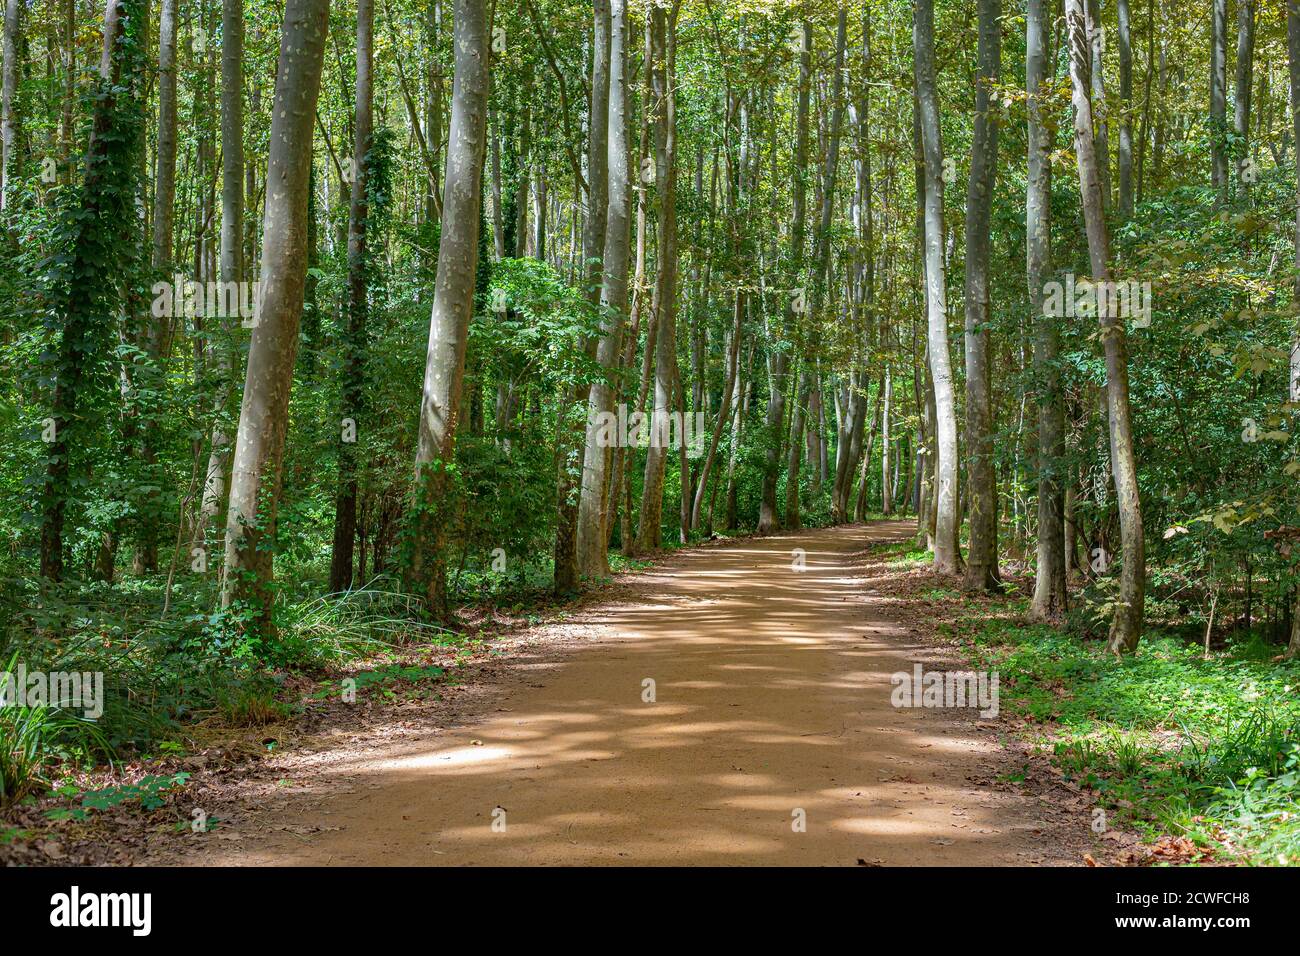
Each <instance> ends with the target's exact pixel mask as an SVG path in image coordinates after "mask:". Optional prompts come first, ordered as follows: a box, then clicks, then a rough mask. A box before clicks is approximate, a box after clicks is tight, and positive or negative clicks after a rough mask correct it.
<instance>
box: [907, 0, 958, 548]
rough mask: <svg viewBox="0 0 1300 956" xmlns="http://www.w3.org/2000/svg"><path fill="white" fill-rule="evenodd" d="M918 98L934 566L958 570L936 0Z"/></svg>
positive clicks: (917, 45) (921, 27) (921, 40)
mask: <svg viewBox="0 0 1300 956" xmlns="http://www.w3.org/2000/svg"><path fill="white" fill-rule="evenodd" d="M912 36H913V49H914V53H915V64H916V98H917V105H918V108H919V113H920V121H921V142H922V144H923V154H924V157H925V290H926V315H927V324H928V329H929V332H928V337H927V340H928V343H929V347H930V349H929V350H930V374H931V377H932V379H933V381H934V402H935V433H936V437H937V439H938V440H937V442H936V445H937V451H938V456H939V460H938V472H937V475H938V479H937V485H936V498H935V535H934V569H935V571H937V572H939V573H940V574H955V573H957V572H958V571H960V570H961V552H960V551H959V550H958V544H957V533H958V526H957V525H958V519H957V411H956V399H955V396H954V395H953V376H952V362H951V360H950V358H949V353H948V288H947V285H948V283H947V274H946V265H945V262H944V254H943V243H944V227H943V185H944V183H943V141H942V137H941V135H940V127H939V96H938V91H937V89H936V85H935V75H934V2H933V0H917V2H916V6H915V19H914V20H913V24H912Z"/></svg>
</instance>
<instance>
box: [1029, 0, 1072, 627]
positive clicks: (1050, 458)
mask: <svg viewBox="0 0 1300 956" xmlns="http://www.w3.org/2000/svg"><path fill="white" fill-rule="evenodd" d="M1050 3H1051V0H1029V6H1028V10H1027V16H1026V19H1025V90H1026V93H1027V95H1028V101H1029V102H1028V106H1029V171H1028V175H1027V177H1026V188H1025V266H1026V269H1025V271H1026V276H1027V278H1028V285H1029V303H1030V309H1029V311H1030V315H1031V316H1033V322H1034V372H1035V377H1036V378H1037V380H1038V381H1039V382H1040V383H1041V385H1040V388H1041V391H1040V392H1039V394H1038V554H1037V561H1038V565H1037V574H1036V576H1035V578H1034V600H1033V606H1032V610H1031V613H1032V614H1033V616H1034V617H1035V618H1037V619H1038V620H1042V621H1052V622H1055V621H1059V620H1060V619H1061V618H1062V617H1063V616H1064V614H1065V610H1066V587H1065V572H1066V567H1065V523H1064V520H1065V515H1064V501H1063V497H1062V494H1063V493H1062V485H1063V483H1062V481H1061V469H1062V468H1063V467H1064V465H1065V460H1064V459H1065V404H1064V401H1063V396H1062V394H1061V380H1060V372H1059V370H1058V368H1057V353H1058V352H1059V351H1060V332H1059V330H1058V329H1057V326H1056V320H1055V319H1054V318H1052V317H1050V316H1046V315H1044V314H1043V282H1044V281H1045V278H1046V276H1047V275H1049V274H1050V271H1051V263H1052V227H1051V195H1052V164H1051V160H1050V159H1049V155H1050V152H1051V134H1050V133H1049V132H1048V130H1047V129H1046V128H1044V125H1043V113H1042V110H1043V102H1042V99H1041V93H1040V91H1041V90H1042V89H1043V85H1044V84H1045V83H1046V82H1047V79H1048V75H1047V59H1048V56H1047V49H1046V43H1045V38H1044V25H1045V24H1050V11H1051V9H1052V8H1051V5H1050ZM1045 7H1046V11H1047V13H1048V17H1045V16H1044V12H1045V11H1044V8H1045Z"/></svg>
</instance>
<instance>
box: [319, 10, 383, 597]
mask: <svg viewBox="0 0 1300 956" xmlns="http://www.w3.org/2000/svg"><path fill="white" fill-rule="evenodd" d="M374 26H375V5H374V0H357V80H356V114H355V119H354V121H353V136H354V140H353V144H352V197H351V203H350V204H349V207H348V301H347V331H346V333H345V334H344V336H343V343H342V345H343V381H342V388H341V395H342V399H343V403H342V407H341V409H340V411H341V412H342V414H341V415H340V416H339V419H340V421H339V427H338V430H337V433H338V435H339V438H338V455H339V474H338V491H337V493H336V496H335V499H334V545H333V551H332V553H331V556H330V580H329V589H330V590H331V591H336V592H337V591H345V590H347V589H349V588H351V587H352V585H353V578H352V556H353V550H354V546H355V543H356V530H357V445H356V440H357V438H358V437H359V436H360V434H361V432H362V427H363V420H364V415H365V394H366V393H365V385H366V352H367V349H368V343H367V332H366V325H367V321H366V320H367V318H368V314H367V313H368V311H369V297H370V282H369V261H368V260H369V255H368V251H367V248H366V242H367V228H368V227H367V223H366V217H367V216H368V215H369V213H370V210H369V203H368V201H367V191H368V189H369V185H368V184H369V181H370V161H369V159H368V154H369V152H370V147H371V141H372V137H373V132H372V131H373V128H374V121H373V118H372V117H373V105H372V104H373V102H374V72H373V71H374ZM349 422H350V424H351V427H348V425H347V423H349Z"/></svg>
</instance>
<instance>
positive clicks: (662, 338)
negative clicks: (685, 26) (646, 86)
mask: <svg viewBox="0 0 1300 956" xmlns="http://www.w3.org/2000/svg"><path fill="white" fill-rule="evenodd" d="M679 6H680V0H674V3H673V8H672V12H671V15H669V13H668V11H666V10H665V9H664V8H663V7H661V6H658V5H656V6H655V7H654V8H653V9H652V11H651V15H650V44H651V55H650V83H651V98H652V102H653V109H654V117H655V183H656V185H657V187H658V194H657V197H656V201H655V206H656V207H657V209H658V213H659V216H658V219H659V250H658V256H657V259H658V263H657V264H658V269H657V272H656V275H655V290H654V310H655V326H656V332H655V340H656V341H655V400H654V415H653V418H652V419H651V425H650V446H649V447H648V448H647V449H646V460H645V475H644V479H643V483H642V492H641V522H640V524H639V525H638V527H637V535H636V538H637V540H636V547H637V550H638V551H650V550H653V549H655V548H658V547H659V544H660V540H661V537H662V528H661V524H662V516H663V496H664V471H665V467H666V463H667V458H668V443H669V434H668V415H669V413H670V412H671V410H672V405H673V402H674V399H675V397H676V394H677V374H678V373H677V210H676V195H677V169H676V166H677V164H676V155H677V130H676V122H677V109H676V94H675V93H674V91H673V83H674V82H675V80H674V77H673V75H672V66H673V55H672V49H673V47H674V46H675V39H674V34H675V33H676V30H677V11H678V8H679ZM647 347H648V346H647Z"/></svg>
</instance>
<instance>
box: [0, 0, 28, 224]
mask: <svg viewBox="0 0 1300 956" xmlns="http://www.w3.org/2000/svg"><path fill="white" fill-rule="evenodd" d="M22 23H23V0H6V3H5V25H4V35H3V38H2V39H0V44H2V48H3V67H4V73H3V79H2V80H0V212H4V210H5V208H6V206H7V205H8V198H9V180H10V175H11V172H10V166H11V164H16V160H17V146H18V119H19V117H18V103H17V102H16V101H17V97H18V72H19V70H18V67H19V64H18V59H19V49H20V46H21V37H22Z"/></svg>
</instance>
